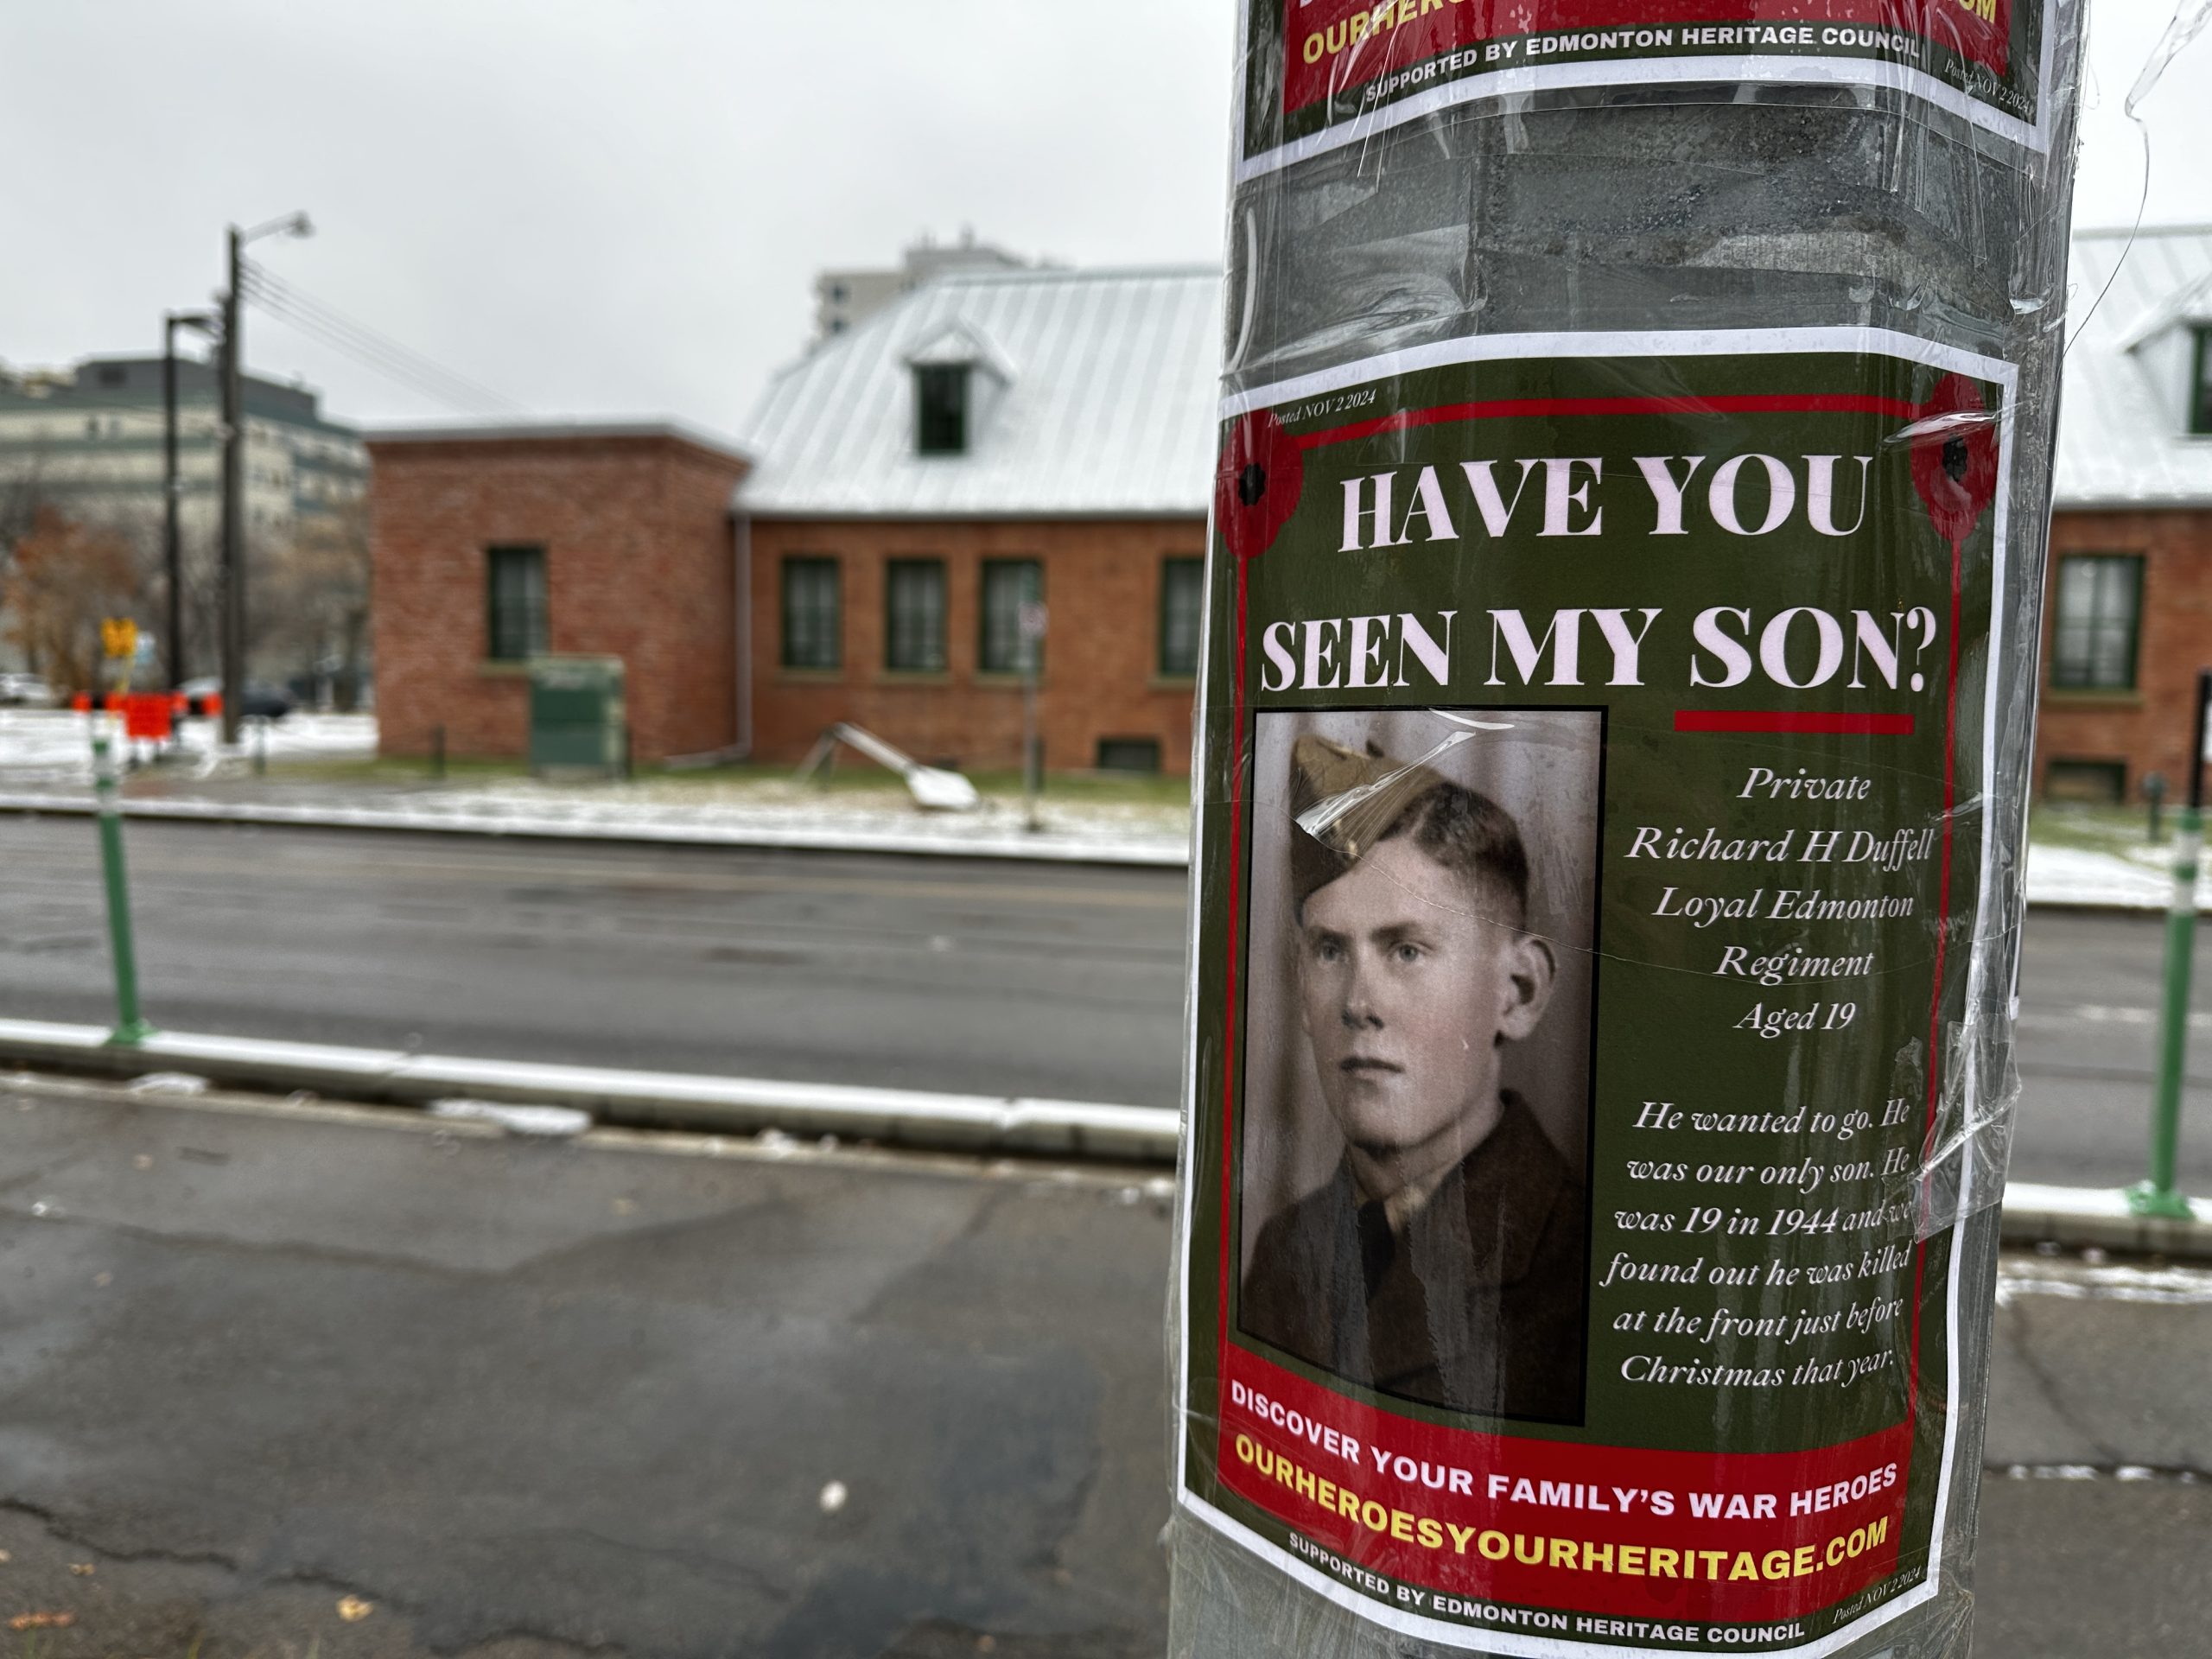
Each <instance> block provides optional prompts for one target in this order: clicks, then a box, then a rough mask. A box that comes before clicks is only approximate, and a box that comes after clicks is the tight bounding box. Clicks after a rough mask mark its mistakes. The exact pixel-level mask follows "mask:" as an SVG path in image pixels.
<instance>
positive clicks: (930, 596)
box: [883, 559, 944, 674]
mask: <svg viewBox="0 0 2212 1659" xmlns="http://www.w3.org/2000/svg"><path fill="white" fill-rule="evenodd" d="M883 665H884V666H885V667H886V668H887V669H891V670H893V671H897V672H899V673H903V674H940V673H943V672H944V560H943V559H892V560H890V561H888V562H887V563H886V564H885V566H884V569H883Z"/></svg>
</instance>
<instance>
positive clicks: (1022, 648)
mask: <svg viewBox="0 0 2212 1659" xmlns="http://www.w3.org/2000/svg"><path fill="white" fill-rule="evenodd" d="M1044 597H1045V567H1044V565H1043V564H1042V563H1040V562H1039V561H1038V560H1036V559H985V560H984V561H983V591H982V603H981V604H980V605H978V606H977V607H976V624H977V639H976V667H977V668H978V669H980V670H981V671H982V672H983V673H986V674H1020V673H1026V672H1027V671H1028V670H1029V669H1030V668H1031V667H1032V666H1035V667H1036V668H1037V669H1038V670H1039V671H1042V670H1043V668H1044V666H1045V652H1044V642H1043V641H1041V640H1039V641H1036V642H1034V643H1035V646H1036V660H1035V663H1034V664H1032V663H1031V661H1030V658H1029V652H1028V647H1029V646H1030V645H1031V644H1032V642H1031V641H1029V640H1026V639H1023V638H1022V637H1021V607H1023V606H1024V605H1025V604H1028V603H1031V602H1033V601H1039V600H1041V599H1043V598H1044Z"/></svg>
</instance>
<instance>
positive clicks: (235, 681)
mask: <svg viewBox="0 0 2212 1659" xmlns="http://www.w3.org/2000/svg"><path fill="white" fill-rule="evenodd" d="M238 246H239V238H238V226H235V225H233V226H231V227H230V231H229V235H228V247H229V252H230V286H229V287H228V288H226V289H225V290H224V293H223V743H224V746H225V747H232V746H234V745H236V744H237V742H238V720H239V716H240V711H241V709H243V707H244V705H245V399H244V397H243V396H242V395H241V377H242V376H243V374H244V367H243V365H244V360H245V351H244V349H243V345H244V342H242V341H241V340H239V338H238V317H239V314H240V312H241V311H242V310H243V309H244V307H243V306H242V305H241V304H240V303H239V297H238V264H239V254H238Z"/></svg>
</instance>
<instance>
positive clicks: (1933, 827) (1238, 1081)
mask: <svg viewBox="0 0 2212 1659" xmlns="http://www.w3.org/2000/svg"><path fill="white" fill-rule="evenodd" d="M2013 385H2014V371H2013V369H2012V366H2011V365H2007V364H2005V363H2002V362H1999V361H1996V360H1993V359H1987V358H1980V357H1975V356H1971V355H1968V354H1966V353H1961V352H1956V351H1952V350H1949V349H1947V348H1945V347H1942V346H1936V345H1932V344H1929V343H1928V342H1925V341H1922V340H1911V339H1908V338H1906V337H1904V336H1901V335H1893V334H1880V333H1876V332H1871V331H1867V330H1863V329H1805V330H1775V331H1746V332H1742V333H1726V334H1619V335H1603V334H1598V335H1593V334H1576V335H1561V336H1541V337H1540V336H1516V337H1500V338H1491V339H1483V340H1457V341H1452V342H1448V343H1446V344H1444V345H1440V346H1429V347H1424V348H1421V349H1419V350H1415V351H1410V352H1405V353H1395V354H1393V355H1390V356H1387V357H1380V358H1375V359H1370V360H1367V361H1364V362H1360V363H1356V364H1353V365H1349V366H1347V367H1344V368H1342V369H1338V370H1332V371H1331V372H1326V373H1324V374H1317V375H1314V376H1312V377H1309V378H1304V379H1300V380H1297V381H1294V382H1290V383H1287V384H1285V385H1275V386H1269V387H1265V388H1262V389H1260V390H1256V391H1249V392H1245V393H1243V394H1241V395H1238V396H1236V397H1232V398H1230V400H1229V401H1228V402H1227V403H1226V404H1225V405H1224V409H1223V411H1222V415H1223V427H1222V432H1223V440H1222V443H1223V448H1222V459H1221V464H1220V469H1219V474H1218V477H1217V499H1216V505H1215V518H1216V531H1217V533H1216V537H1215V541H1214V546H1213V552H1212V558H1211V565H1210V580H1209V583H1208V590H1207V604H1208V627H1209V634H1208V642H1209V643H1208V648H1207V662H1206V668H1205V685H1204V690H1203V692H1202V696H1201V719H1202V721H1203V724H1204V730H1205V745H1204V753H1203V754H1202V757H1201V766H1202V769H1203V778H1204V797H1203V804H1202V807H1201V816H1200V821H1199V828H1198V849H1199V858H1200V868H1199V881H1200V887H1199V895H1200V902H1199V904H1198V918H1199V919H1198V931H1197V938H1196V943H1195V946H1194V949H1195V951H1196V984H1197V1001H1196V1010H1197V1012H1196V1022H1197V1023H1196V1050H1195V1057H1194V1060H1193V1082H1194V1088H1195V1094H1194V1096H1193V1101H1194V1104H1193V1108H1192V1112H1191V1114H1190V1119H1189V1128H1188V1133H1189V1135H1190V1137H1191V1138H1190V1142H1189V1145H1188V1147H1187V1148H1186V1153H1187V1157H1186V1162H1185V1169H1186V1172H1187V1179H1185V1184H1184V1191H1185V1200H1184V1202H1185V1210H1184V1214H1183V1216H1182V1217H1181V1233H1180V1238H1181V1240H1182V1244H1183V1256H1182V1261H1181V1262H1180V1269H1179V1270H1180V1271H1181V1273H1182V1274H1183V1276H1184V1277H1183V1283H1184V1295H1183V1299H1182V1308H1183V1315H1182V1317H1183V1319H1184V1326H1183V1330H1182V1341H1181V1344H1180V1360H1179V1376H1178V1386H1179V1390H1180V1399H1179V1407H1180V1409H1179V1413H1178V1416H1177V1421H1178V1425H1179V1427H1178V1443H1177V1447H1176V1458H1177V1467H1178V1470H1179V1497H1180V1500H1181V1502H1182V1503H1184V1504H1185V1506H1186V1508H1187V1509H1188V1510H1190V1511H1191V1512H1192V1514H1193V1515H1195V1516H1197V1517H1198V1519H1199V1520H1200V1521H1202V1522H1204V1523H1205V1524H1207V1525H1210V1526H1211V1527H1213V1528H1215V1529H1217V1530H1218V1531H1219V1532H1221V1533H1222V1534H1224V1535H1226V1536H1227V1537H1229V1538H1230V1539H1231V1540H1233V1541H1237V1542H1239V1543H1241V1544H1242V1545H1243V1546H1244V1547H1245V1548H1249V1549H1250V1550H1252V1551H1254V1552H1256V1553H1257V1554H1260V1555H1261V1556H1262V1557H1263V1558H1265V1559H1267V1560H1271V1561H1273V1562H1274V1563H1275V1564H1276V1565H1277V1566H1279V1567H1281V1569H1282V1570H1283V1571H1285V1572H1287V1573H1290V1574H1291V1575H1293V1576H1294V1578H1296V1579H1298V1580H1300V1581H1302V1582H1303V1583H1304V1584H1305V1585H1306V1586H1309V1587H1310V1588H1311V1589H1313V1591H1315V1592H1318V1593H1319V1594H1321V1595H1323V1596H1325V1597H1327V1598H1329V1599H1332V1600H1333V1601H1334V1602H1336V1603H1337V1604H1338V1605H1342V1606H1344V1607H1345V1608H1348V1609H1351V1610H1352V1611H1355V1612H1357V1613H1358V1614H1359V1615H1361V1616H1362V1617H1363V1618H1368V1619H1370V1620H1372V1621H1374V1622H1375V1623H1376V1624H1382V1625H1385V1626H1388V1627H1389V1628H1390V1629H1393V1630H1400V1631H1404V1632H1408V1633H1412V1634H1416V1635H1419V1636H1421V1637H1427V1638H1428V1639H1430V1640H1432V1641H1438V1642H1445V1643H1459V1644H1460V1645H1481V1646H1483V1647H1484V1648H1485V1649H1488V1650H1492V1651H1498V1652H1505V1653H1516V1654H1570V1653H1571V1654H1581V1653H1585V1652H1587V1653H1609V1652H1611V1653H1630V1652H1637V1653H1641V1652H1646V1651H1655V1650H1656V1651H1677V1652H1688V1653H1745V1652H1774V1653H1802V1654H1817V1653H1821V1652H1824V1651H1831V1650H1834V1649H1837V1648H1840V1647H1841V1646H1843V1645H1844V1644H1845V1643H1847V1642H1848V1641H1851V1640H1853V1639H1855V1638H1856V1637H1859V1636H1862V1635H1865V1634H1866V1633H1867V1632H1868V1631H1869V1630H1872V1629H1873V1628H1875V1627H1876V1626H1878V1625H1879V1624H1881V1623H1883V1622H1884V1621H1885V1620H1886V1619H1889V1618H1893V1617H1894V1616H1896V1615H1897V1614H1898V1613H1899V1612H1901V1611H1903V1610H1904V1609H1905V1608H1908V1607H1910V1606H1912V1605H1916V1604H1917V1603H1918V1602H1920V1601H1922V1600H1924V1599H1927V1598H1929V1597H1930V1596H1932V1595H1933V1594H1934V1593H1935V1592H1936V1581H1935V1580H1936V1572H1937V1568H1938V1566H1939V1560H1938V1557H1937V1554H1936V1552H1935V1550H1934V1549H1932V1548H1931V1544H1932V1541H1935V1540H1937V1539H1940V1538H1941V1536H1942V1516H1943V1514H1944V1510H1945V1506H1946V1504H1947V1503H1948V1502H1949V1501H1950V1497H1951V1493H1950V1490H1949V1482H1948V1469H1949V1467H1950V1463H1951V1459H1950V1458H1949V1456H1948V1452H1949V1449H1950V1446H1951V1445H1952V1437H1953V1435H1954V1433H1955V1418H1954V1416H1953V1414H1951V1413H1950V1412H1949V1411H1948V1408H1947V1404H1948V1401H1949V1400H1950V1399H1951V1398H1952V1397H1953V1396H1954V1394H1955V1388H1954V1381H1953V1376H1954V1373H1953V1363H1954V1362H1953V1355H1952V1342H1951V1337H1952V1330H1953V1323H1954V1319H1955V1299H1956V1297H1957V1294H1958V1285H1957V1282H1956V1275H1955V1268H1954V1256H1953V1250H1952V1248H1951V1246H1952V1242H1953V1237H1952V1231H1951V1228H1952V1225H1953V1221H1952V1212H1951V1211H1949V1207H1948V1204H1947V1205H1946V1206H1945V1212H1944V1213H1942V1214H1936V1213H1930V1212H1925V1211H1923V1200H1922V1192H1923V1185H1922V1173H1923V1154H1924V1149H1925V1148H1926V1147H1929V1145H1931V1144H1932V1143H1933V1141H1934V1138H1935V1136H1936V1130H1937V1125H1938V1121H1939V1118H1942V1120H1943V1121H1944V1122H1950V1121H1951V1120H1950V1117H1949V1116H1948V1115H1950V1114H1955V1113H1956V1112H1958V1111H1960V1110H1961V1109H1963V1110H1965V1111H1966V1112H1967V1113H1969V1114H1970V1113H1971V1112H1972V1111H1973V1110H1974V1099H1973V1091H1974V1080H1973V1078H1972V1077H1969V1076H1961V1075H1955V1073H1956V1072H1957V1071H1961V1070H1963V1068H1961V1067H1957V1066H1955V1063H1954V1058H1953V1057H1954V1055H1955V1052H1957V1051H1958V1048H1959V1046H1960V1038H1959V1032H1958V1028H1959V1027H1960V1026H1961V1022H1962V1021H1963V1020H1965V1019H1966V1017H1967V1009H1968V1008H1969V1007H1972V1006H1977V1004H1976V1002H1975V1001H1974V999H1975V998H1976V997H1977V995H1978V994H1979V986H1978V984H1977V983H1976V976H1978V975H1979V974H1980V972H1981V971H1982V967H1981V963H1980V954H1979V953H1977V952H1975V951H1974V950H1973V948H1972V944H1973V941H1974V938H1975V933H1976V926H1975V924H1976V918H1977V917H1978V915H1979V914H1980V912H1981V910H1982V908H1983V906H1984V905H1985V904H1986V903H1987V902H1989V900H1988V899H1987V897H1986V893H1985V892H1984V882H1985V874H1984V873H1985V872H1986V871H1987V870H1989V869H1990V868H1992V860H1991V857H1990V853H1989V849H1988V847H1987V846H1986V843H1985V840H1984V836H1985V835H1986V821H1985V819H1984V817H1983V816H1982V815H1981V814H1980V812H1979V811H1978V810H1977V803H1978V802H1979V800H1980V797H1981V793H1982V791H1983V789H1984V785H1985V780H1986V779H1988V778H1989V777H1990V776H1991V775H1992V771H1993V756H1992V754H1991V753H1990V745H1991V744H1992V742H1993V733H1994V732H1995V730H1996V722H1995V720H1994V718H1993V708H1992V706H1991V702H1992V696H1993V690H1992V688H1993V686H1994V685H1995V683H1997V680H1998V676H1997V674H1996V673H1995V672H1994V669H1995V667H1996V665H1995V664H1993V662H1992V660H1991V656H1990V653H1991V650H1992V639H1993V635H1992V630H1991V625H1990V621H1991V617H1992V614H1993V611H1995V610H1996V609H1997V608H1998V607H2002V606H2004V605H2005V604H2006V603H2007V602H2008V601H2007V600H2006V598H2005V583H2006V582H2007V580H2008V577H2007V575H2006V571H2005V559H2004V549H2005V513H2006V505H2005V479H2006V478H2007V476H2008V475H2009V470H2010V469H2009V464H2008V463H2009V460H2010V456H2009V453H2008V450H2009V442H2010V439H2009V433H2010V430H2011V418H2010V410H2011V400H2012V394H2013ZM1966 1179H1969V1180H1970V1179H1971V1175H1970V1174H1968V1175H1967V1178H1966ZM1980 1202H1981V1200H1980V1199H1978V1198H1975V1197H1974V1195H1972V1194H1964V1195H1961V1197H1960V1198H1959V1201H1958V1203H1957V1205H1956V1210H1955V1214H1957V1215H1965V1214H1968V1213H1971V1211H1973V1209H1974V1207H1976V1205H1978V1204H1979V1203H1980Z"/></svg>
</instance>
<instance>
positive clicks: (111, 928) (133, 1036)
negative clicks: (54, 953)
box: [92, 715, 154, 1043]
mask: <svg viewBox="0 0 2212 1659" xmlns="http://www.w3.org/2000/svg"><path fill="white" fill-rule="evenodd" d="M92 721H93V724H92V791H93V795H94V797H95V798H96V800H97V802H98V804H99V826H100V874H101V875H102V876H103V877H104V878H105V882H106V886H107V934H108V944H109V947H110V950H111V952H112V955H113V957H114V960H115V1029H114V1030H113V1031H112V1032H111V1033H109V1035H108V1040H109V1041H110V1042H111V1043H137V1042H143V1040H144V1039H146V1038H148V1037H150V1036H151V1035H153V1032H154V1027H151V1026H149V1025H148V1024H147V1023H146V1021H145V1020H143V1019H141V1018H139V1015H138V954H137V950H136V948H135V947H134V946H133V944H132V943H131V938H130V876H129V874H127V873H126V871H125V870H124V863H123V809H122V806H121V804H120V803H119V802H118V800H117V798H116V777H115V752H114V749H113V748H112V747H111V745H110V743H109V741H108V732H107V722H106V721H105V719H104V718H103V717H102V716H100V715H93V716H92Z"/></svg>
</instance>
